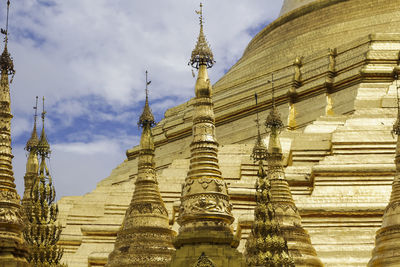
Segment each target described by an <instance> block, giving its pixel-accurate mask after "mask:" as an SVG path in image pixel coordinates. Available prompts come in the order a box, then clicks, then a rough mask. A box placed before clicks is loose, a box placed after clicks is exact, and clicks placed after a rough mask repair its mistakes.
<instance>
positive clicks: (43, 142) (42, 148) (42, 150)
mask: <svg viewBox="0 0 400 267" xmlns="http://www.w3.org/2000/svg"><path fill="white" fill-rule="evenodd" d="M45 117H46V111H45V109H44V97H43V111H42V133H41V134H40V139H39V143H38V145H37V149H38V152H39V154H43V155H45V156H46V157H48V156H49V154H50V152H51V151H50V145H49V142H48V141H47V136H46V131H45V130H44V119H45Z"/></svg>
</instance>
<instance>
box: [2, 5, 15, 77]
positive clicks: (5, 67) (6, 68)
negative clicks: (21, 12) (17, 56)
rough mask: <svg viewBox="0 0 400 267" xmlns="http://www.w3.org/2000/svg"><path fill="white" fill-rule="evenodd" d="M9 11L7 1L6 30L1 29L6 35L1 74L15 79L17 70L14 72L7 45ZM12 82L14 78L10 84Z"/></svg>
mask: <svg viewBox="0 0 400 267" xmlns="http://www.w3.org/2000/svg"><path fill="white" fill-rule="evenodd" d="M9 10H10V0H8V1H7V20H6V29H3V28H2V29H1V30H0V31H1V33H2V34H4V35H5V36H4V43H5V45H4V50H3V53H2V54H1V56H0V70H1V73H3V72H4V73H7V74H8V75H12V76H13V77H14V74H15V70H14V62H13V59H12V57H11V55H10V53H8V50H7V44H8V14H9ZM11 82H12V78H11V81H10V83H11Z"/></svg>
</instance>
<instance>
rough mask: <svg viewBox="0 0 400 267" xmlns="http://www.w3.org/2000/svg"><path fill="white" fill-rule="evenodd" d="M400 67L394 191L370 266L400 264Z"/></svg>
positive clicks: (397, 73)
mask: <svg viewBox="0 0 400 267" xmlns="http://www.w3.org/2000/svg"><path fill="white" fill-rule="evenodd" d="M399 73H400V68H399V67H396V68H395V70H394V74H395V79H396V86H397V120H396V122H395V123H394V125H393V131H392V133H393V134H395V135H397V142H396V156H395V159H394V163H395V164H396V174H395V176H394V180H393V184H392V193H391V195H390V201H389V204H388V205H387V206H386V209H385V212H384V213H383V218H382V226H381V228H380V229H379V230H378V231H377V232H376V237H375V248H374V249H373V251H372V258H371V260H370V261H369V263H368V266H385V267H391V266H393V267H395V266H400V254H399V253H398V251H399V249H400V107H399V101H400V99H399V96H398V93H399V92H398V90H399V89H400V88H399V87H400V86H399V85H397V83H398V78H399Z"/></svg>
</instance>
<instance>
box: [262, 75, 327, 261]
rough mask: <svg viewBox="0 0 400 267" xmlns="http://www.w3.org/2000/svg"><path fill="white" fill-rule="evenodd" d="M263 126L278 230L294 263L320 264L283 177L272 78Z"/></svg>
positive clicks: (279, 122)
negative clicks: (282, 235)
mask: <svg viewBox="0 0 400 267" xmlns="http://www.w3.org/2000/svg"><path fill="white" fill-rule="evenodd" d="M265 126H266V128H267V132H269V133H270V137H269V144H268V150H267V163H268V173H267V176H268V177H267V178H268V179H269V181H270V183H271V190H270V191H271V196H272V198H271V200H272V203H273V205H274V207H275V214H276V216H277V218H278V220H279V223H280V225H281V230H282V232H283V234H284V237H285V239H286V240H287V242H288V247H289V253H290V255H291V256H292V257H293V259H294V262H295V265H296V266H297V267H299V266H323V265H322V263H321V261H320V260H319V259H318V257H317V253H316V251H315V249H314V247H313V246H312V244H311V241H310V237H309V235H308V233H307V231H306V230H304V228H303V227H302V226H301V217H300V214H299V211H298V210H297V207H296V205H295V203H294V201H293V197H292V193H291V192H290V188H289V184H288V182H287V180H286V177H285V172H284V169H283V163H282V160H283V155H282V148H281V143H280V140H279V133H280V132H281V130H282V129H284V125H283V123H282V120H281V117H280V114H279V112H278V110H277V108H276V105H275V98H274V84H273V80H272V109H271V111H270V113H269V115H268V117H267V120H266V122H265Z"/></svg>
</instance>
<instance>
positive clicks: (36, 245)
mask: <svg viewBox="0 0 400 267" xmlns="http://www.w3.org/2000/svg"><path fill="white" fill-rule="evenodd" d="M45 114H46V112H45V110H44V98H43V112H42V123H43V126H42V133H41V135H40V139H39V142H38V144H37V146H36V148H34V151H36V152H37V153H38V154H39V156H40V166H39V173H38V175H37V178H36V179H34V180H33V186H32V189H31V192H30V196H29V200H28V202H27V204H26V205H25V212H26V218H27V225H26V227H25V229H24V237H25V240H26V243H27V245H28V247H29V252H30V255H29V257H28V261H29V262H30V263H31V265H32V266H35V267H58V266H65V265H63V264H61V263H60V261H61V257H62V255H63V249H62V248H60V247H59V246H57V242H58V240H59V239H60V234H61V230H62V227H61V225H59V224H57V223H56V221H57V215H58V206H57V203H55V198H56V191H55V188H54V185H53V179H52V177H51V175H50V172H49V169H48V167H47V164H46V159H47V158H49V157H50V152H51V151H50V145H49V143H48V141H47V137H46V132H45V129H44V121H45ZM28 161H29V160H28Z"/></svg>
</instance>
